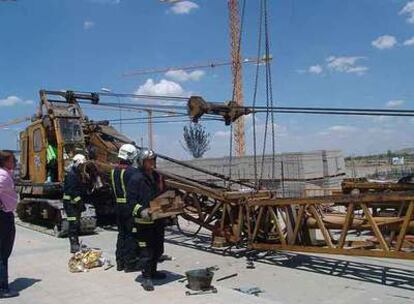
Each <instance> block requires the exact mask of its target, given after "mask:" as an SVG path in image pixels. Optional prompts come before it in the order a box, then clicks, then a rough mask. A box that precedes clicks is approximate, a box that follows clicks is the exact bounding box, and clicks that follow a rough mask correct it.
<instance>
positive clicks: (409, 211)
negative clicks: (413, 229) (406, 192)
mask: <svg viewBox="0 0 414 304" xmlns="http://www.w3.org/2000/svg"><path fill="white" fill-rule="evenodd" d="M413 210H414V201H411V202H410V205H409V206H408V209H407V213H406V214H405V218H404V222H403V224H402V226H401V230H400V234H399V235H398V239H397V246H396V248H395V249H396V250H401V247H402V245H403V241H404V238H405V235H406V233H407V228H408V225H409V224H410V221H411V217H412V215H413Z"/></svg>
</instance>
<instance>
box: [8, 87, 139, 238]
mask: <svg viewBox="0 0 414 304" xmlns="http://www.w3.org/2000/svg"><path fill="white" fill-rule="evenodd" d="M79 102H90V103H92V104H97V103H98V102H99V96H98V94H96V93H78V92H73V91H46V90H41V91H40V104H39V110H38V113H37V114H36V115H34V116H33V117H32V119H31V123H30V125H29V126H28V127H26V128H25V130H24V131H22V132H21V133H20V149H21V152H20V178H19V180H18V181H17V183H16V185H17V189H18V193H19V195H20V203H19V205H18V208H17V214H18V216H19V218H20V220H22V221H24V222H29V223H33V224H37V225H41V226H46V227H49V228H53V230H54V234H55V235H56V236H58V237H61V236H64V235H65V234H66V233H67V227H68V223H67V220H66V213H65V211H64V209H63V201H62V198H63V181H64V177H65V170H67V169H68V168H69V166H70V164H71V159H72V157H73V156H74V155H75V154H77V153H82V154H84V155H86V157H87V158H88V159H89V160H91V161H92V162H93V163H103V164H109V165H110V164H114V163H116V162H117V151H118V149H119V147H120V146H121V145H122V144H124V143H131V142H132V141H131V140H130V139H129V138H127V137H125V136H124V135H122V134H120V133H119V132H118V131H117V130H116V129H114V128H113V127H111V126H110V125H109V123H108V122H107V121H99V122H95V121H91V120H89V119H88V117H87V116H85V115H84V113H83V112H82V109H81V107H80V105H79ZM102 181H103V183H101V186H100V187H99V188H97V189H95V190H94V192H93V196H92V197H93V201H92V202H91V204H88V205H87V206H86V210H85V211H84V212H83V213H82V217H81V232H83V233H89V232H92V231H93V230H95V228H96V225H97V224H98V225H109V224H114V218H115V215H114V208H113V207H114V201H113V198H112V194H111V189H110V186H109V183H108V182H107V180H105V179H102Z"/></svg>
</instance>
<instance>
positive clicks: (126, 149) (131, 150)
mask: <svg viewBox="0 0 414 304" xmlns="http://www.w3.org/2000/svg"><path fill="white" fill-rule="evenodd" d="M137 157H138V150H137V148H135V146H134V145H131V144H124V145H122V146H121V148H119V152H118V158H120V159H122V160H126V161H128V162H130V163H133V162H134V161H135V160H136V158H137Z"/></svg>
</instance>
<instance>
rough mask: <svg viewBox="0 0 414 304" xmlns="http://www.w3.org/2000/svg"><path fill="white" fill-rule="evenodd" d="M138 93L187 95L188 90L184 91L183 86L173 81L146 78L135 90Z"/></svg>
mask: <svg viewBox="0 0 414 304" xmlns="http://www.w3.org/2000/svg"><path fill="white" fill-rule="evenodd" d="M135 93H136V94H140V95H160V96H189V95H190V94H189V92H186V91H185V90H184V89H183V87H182V86H181V85H180V84H179V83H176V82H174V81H170V80H166V79H161V80H160V82H158V83H157V82H155V81H154V80H153V79H151V78H150V79H147V81H146V82H145V83H144V84H143V85H141V86H140V87H139V88H138V90H137V91H136V92H135Z"/></svg>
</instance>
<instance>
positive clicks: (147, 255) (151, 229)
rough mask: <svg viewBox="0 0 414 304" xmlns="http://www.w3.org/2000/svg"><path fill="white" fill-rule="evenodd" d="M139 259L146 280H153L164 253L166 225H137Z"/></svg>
mask: <svg viewBox="0 0 414 304" xmlns="http://www.w3.org/2000/svg"><path fill="white" fill-rule="evenodd" d="M137 239H138V246H139V257H140V263H141V266H142V275H143V277H144V278H146V279H149V278H151V277H152V276H153V275H154V274H155V273H156V271H157V262H158V259H159V258H160V257H161V255H162V254H163V252H164V225H162V224H161V223H155V224H151V225H137Z"/></svg>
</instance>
